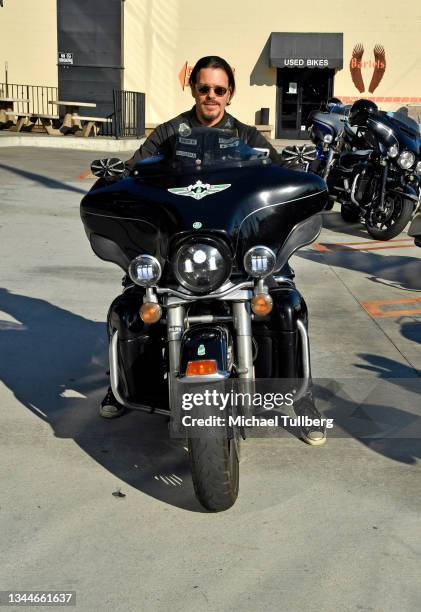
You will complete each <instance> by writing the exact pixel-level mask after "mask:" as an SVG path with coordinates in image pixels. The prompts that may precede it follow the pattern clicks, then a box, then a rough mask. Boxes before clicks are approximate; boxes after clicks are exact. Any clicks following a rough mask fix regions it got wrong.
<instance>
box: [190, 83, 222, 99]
mask: <svg viewBox="0 0 421 612" xmlns="http://www.w3.org/2000/svg"><path fill="white" fill-rule="evenodd" d="M196 89H197V91H198V92H199V93H200V94H201V95H204V94H207V93H209V92H210V90H211V89H213V91H214V92H215V96H218V97H221V96H225V94H226V93H227V91H228V89H227V88H226V87H222V86H221V85H217V86H216V87H211V86H210V85H196Z"/></svg>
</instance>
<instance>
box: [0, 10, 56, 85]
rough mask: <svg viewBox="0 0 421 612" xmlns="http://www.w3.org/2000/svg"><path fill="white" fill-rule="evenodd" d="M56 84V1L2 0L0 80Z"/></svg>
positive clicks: (0, 18)
mask: <svg viewBox="0 0 421 612" xmlns="http://www.w3.org/2000/svg"><path fill="white" fill-rule="evenodd" d="M5 62H7V64H8V73H9V78H8V81H9V83H18V84H25V85H48V86H51V87H54V86H57V10H56V0H4V6H3V7H0V82H2V83H3V82H4V80H5Z"/></svg>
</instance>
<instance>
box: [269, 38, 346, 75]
mask: <svg viewBox="0 0 421 612" xmlns="http://www.w3.org/2000/svg"><path fill="white" fill-rule="evenodd" d="M270 65H271V66H276V67H277V68H342V66H343V34H342V33H341V34H336V33H334V34H332V33H330V34H322V33H320V34H319V33H313V32H311V33H301V32H272V34H271V37H270Z"/></svg>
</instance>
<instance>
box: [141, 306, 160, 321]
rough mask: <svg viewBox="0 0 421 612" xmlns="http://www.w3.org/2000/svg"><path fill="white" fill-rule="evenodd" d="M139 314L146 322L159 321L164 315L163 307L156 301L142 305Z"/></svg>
mask: <svg viewBox="0 0 421 612" xmlns="http://www.w3.org/2000/svg"><path fill="white" fill-rule="evenodd" d="M139 314H140V318H141V319H142V321H143V322H144V323H158V321H159V320H160V318H161V317H162V308H161V306H160V305H159V304H157V303H156V302H145V303H144V304H142V306H141V307H140V310H139Z"/></svg>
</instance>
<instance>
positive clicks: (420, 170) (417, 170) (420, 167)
mask: <svg viewBox="0 0 421 612" xmlns="http://www.w3.org/2000/svg"><path fill="white" fill-rule="evenodd" d="M415 174H418V175H420V176H421V161H419V162H418V163H417V165H416V166H415Z"/></svg>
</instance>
